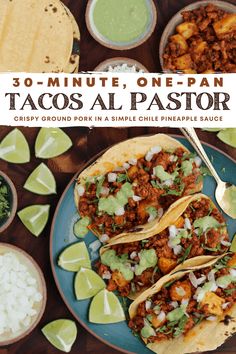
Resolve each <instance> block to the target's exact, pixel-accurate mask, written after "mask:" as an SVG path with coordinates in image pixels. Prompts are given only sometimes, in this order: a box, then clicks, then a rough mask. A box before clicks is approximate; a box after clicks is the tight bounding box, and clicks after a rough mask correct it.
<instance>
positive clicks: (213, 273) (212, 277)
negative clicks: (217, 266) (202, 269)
mask: <svg viewBox="0 0 236 354" xmlns="http://www.w3.org/2000/svg"><path fill="white" fill-rule="evenodd" d="M207 279H208V280H209V281H212V282H213V283H215V282H216V280H215V271H214V270H211V271H210V272H209V273H208V275H207Z"/></svg>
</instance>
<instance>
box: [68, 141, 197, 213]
mask: <svg viewBox="0 0 236 354" xmlns="http://www.w3.org/2000/svg"><path fill="white" fill-rule="evenodd" d="M154 146H160V147H162V148H163V150H167V151H168V150H171V151H172V150H176V149H177V148H180V147H181V148H183V149H184V150H185V151H186V152H189V150H188V149H187V148H186V147H185V146H184V145H182V144H181V143H180V142H179V141H177V140H176V139H174V138H171V137H169V136H168V135H165V134H156V135H152V136H145V137H137V138H133V139H129V140H125V141H123V142H121V143H119V144H116V145H114V146H113V147H111V148H110V149H109V150H107V151H106V152H105V153H104V154H103V155H102V156H101V157H100V158H99V159H97V160H96V161H95V162H94V163H93V164H92V165H91V166H89V167H88V168H86V169H85V170H83V171H82V172H81V174H80V175H79V176H78V180H77V183H80V184H85V181H86V178H88V177H94V176H102V175H105V174H106V173H108V172H111V171H114V170H115V169H116V168H117V167H121V166H123V164H124V163H125V162H128V161H129V160H131V159H139V158H141V157H144V156H145V155H146V154H147V152H148V151H149V150H150V149H151V148H152V147H154ZM201 189H202V182H201V183H199V184H197V185H196V186H195V191H194V192H199V191H200V190H201ZM74 197H75V204H76V207H77V208H78V205H79V195H78V193H77V190H76V188H75V191H74Z"/></svg>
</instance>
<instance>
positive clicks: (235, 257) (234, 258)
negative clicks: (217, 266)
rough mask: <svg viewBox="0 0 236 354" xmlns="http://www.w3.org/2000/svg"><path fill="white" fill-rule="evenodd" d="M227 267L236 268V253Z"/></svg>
mask: <svg viewBox="0 0 236 354" xmlns="http://www.w3.org/2000/svg"><path fill="white" fill-rule="evenodd" d="M227 266H229V267H236V253H234V255H233V257H232V258H231V259H230V260H229V261H228V263H227Z"/></svg>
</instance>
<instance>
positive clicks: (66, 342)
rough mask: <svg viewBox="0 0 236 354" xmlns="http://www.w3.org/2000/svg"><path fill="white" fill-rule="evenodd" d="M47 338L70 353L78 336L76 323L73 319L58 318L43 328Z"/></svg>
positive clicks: (60, 348) (56, 346)
mask: <svg viewBox="0 0 236 354" xmlns="http://www.w3.org/2000/svg"><path fill="white" fill-rule="evenodd" d="M42 332H43V334H44V335H45V337H46V338H47V340H48V341H49V342H50V343H51V344H52V345H53V346H54V347H55V348H57V349H59V350H62V351H63V352H66V353H69V352H70V351H71V348H72V345H73V344H74V342H75V340H76V337H77V327H76V324H75V323H74V322H73V321H71V320H56V321H53V322H50V323H48V324H47V325H46V326H45V327H43V328H42Z"/></svg>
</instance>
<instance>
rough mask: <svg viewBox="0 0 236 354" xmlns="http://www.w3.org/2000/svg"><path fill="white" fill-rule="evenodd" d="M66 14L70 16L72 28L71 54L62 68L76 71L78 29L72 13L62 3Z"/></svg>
mask: <svg viewBox="0 0 236 354" xmlns="http://www.w3.org/2000/svg"><path fill="white" fill-rule="evenodd" d="M63 6H64V8H65V10H66V12H67V15H68V16H69V18H70V21H71V25H72V28H73V46H72V47H73V48H72V54H71V56H70V60H69V63H68V64H67V66H66V67H65V68H64V69H63V72H64V73H68V74H71V73H77V72H78V69H79V61H80V55H79V44H80V30H79V26H78V24H77V22H76V20H75V18H74V16H73V15H72V13H71V12H70V10H69V9H68V8H67V7H66V6H65V5H63ZM74 47H75V52H73V49H74Z"/></svg>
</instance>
